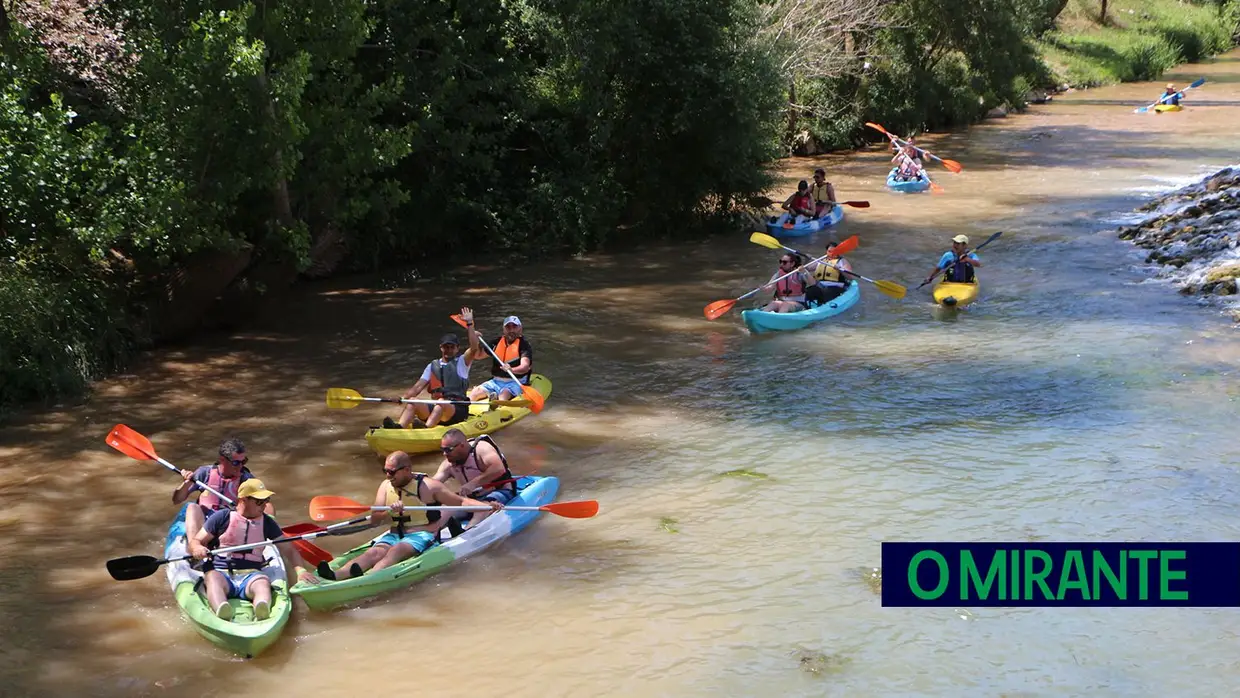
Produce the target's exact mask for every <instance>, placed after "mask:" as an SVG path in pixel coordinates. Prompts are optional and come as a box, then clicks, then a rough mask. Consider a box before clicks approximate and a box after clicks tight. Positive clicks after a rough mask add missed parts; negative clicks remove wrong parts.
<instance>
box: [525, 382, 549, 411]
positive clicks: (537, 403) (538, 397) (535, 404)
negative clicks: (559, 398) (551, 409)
mask: <svg viewBox="0 0 1240 698" xmlns="http://www.w3.org/2000/svg"><path fill="white" fill-rule="evenodd" d="M521 394H522V395H524V396H525V397H526V399H528V400H529V401H530V409H531V410H534V414H538V413H539V412H542V411H543V405H545V404H546V403H547V398H545V397H543V396H542V393H540V392H538V391H537V390H534V388H533V387H532V386H529V385H523V386H521Z"/></svg>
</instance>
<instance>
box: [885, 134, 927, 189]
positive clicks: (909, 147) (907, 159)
mask: <svg viewBox="0 0 1240 698" xmlns="http://www.w3.org/2000/svg"><path fill="white" fill-rule="evenodd" d="M914 138H915V137H914V136H909V137H908V141H907V142H906V143H905V144H904V145H902V146H900V148H899V150H897V152H896V155H895V157H893V158H891V162H892V164H894V165H895V166H896V167H897V168H898V170H897V172H896V179H899V180H901V181H903V180H908V179H918V178H919V177H920V176H921V170H922V166H923V165H922V160H921V148H918V147H917V146H916V145H914Z"/></svg>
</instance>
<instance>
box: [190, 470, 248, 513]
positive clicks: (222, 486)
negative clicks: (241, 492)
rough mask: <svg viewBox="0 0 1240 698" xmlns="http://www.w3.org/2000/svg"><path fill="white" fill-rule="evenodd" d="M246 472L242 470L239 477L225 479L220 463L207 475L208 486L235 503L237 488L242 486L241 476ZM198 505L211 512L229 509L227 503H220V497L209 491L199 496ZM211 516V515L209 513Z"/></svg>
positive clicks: (204, 491) (238, 474) (238, 473)
mask: <svg viewBox="0 0 1240 698" xmlns="http://www.w3.org/2000/svg"><path fill="white" fill-rule="evenodd" d="M244 472H245V469H244V468H242V469H241V470H239V471H238V472H237V477H234V478H225V477H224V474H223V473H221V472H220V465H219V463H216V464H215V465H212V466H211V472H210V473H209V474H208V475H207V486H208V487H210V488H211V489H213V490H215V491H216V492H219V493H220V494H222V495H224V496H225V497H228V498H229V499H231V500H233V501H234V502H235V501H237V488H238V487H240V486H241V475H242V473H244ZM198 503H199V504H200V505H202V506H203V507H205V508H207V509H208V510H210V512H216V511H219V510H220V509H226V508H228V503H227V502H222V501H220V498H219V497H216V496H215V495H214V494H212V493H211V492H208V491H207V490H203V491H202V494H201V495H199V496H198ZM209 515H210V513H208V516H209Z"/></svg>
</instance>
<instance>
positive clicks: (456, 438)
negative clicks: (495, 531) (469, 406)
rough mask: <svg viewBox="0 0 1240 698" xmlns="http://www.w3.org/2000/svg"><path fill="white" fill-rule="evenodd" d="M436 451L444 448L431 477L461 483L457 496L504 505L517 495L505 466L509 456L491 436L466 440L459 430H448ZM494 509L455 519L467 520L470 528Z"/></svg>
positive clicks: (443, 481) (463, 513)
mask: <svg viewBox="0 0 1240 698" xmlns="http://www.w3.org/2000/svg"><path fill="white" fill-rule="evenodd" d="M439 450H441V451H443V456H444V459H443V462H442V463H440V464H439V470H437V471H436V472H435V474H434V475H433V476H432V479H434V480H436V481H437V482H441V483H446V482H447V481H448V478H452V479H453V480H455V481H456V482H457V483H458V484H459V485H460V488H459V489H458V490H457V493H458V494H460V496H462V497H473V498H475V499H480V500H482V501H484V502H488V503H490V502H498V503H499V504H507V503H509V502H511V501H512V499H513V497H516V496H517V484H516V482H514V480H515V479H516V478H514V477H513V475H512V471H511V470H509V469H508V459H507V458H505V457H504V454H503V452H502V451H500V450H499V444H497V443H495V440H494V439H492V438H491V437H490V436H487V435H486V434H483V435H482V436H479V437H478V438H476V439H468V438H466V437H465V432H463V431H461V430H460V429H449V430H448V431H447V432H445V433H444V435H443V438H442V439H441V440H440V441H439ZM493 483H494V484H493ZM494 511H498V509H494V510H492V511H476V512H469V511H465V512H461V513H460V514H458V515H457V518H458V519H462V520H463V519H469V525H470V527H473V526H477V525H478V524H479V523H481V522H482V520H483V519H485V518H486V517H488V516H490V515H491V514H492V513H494ZM471 515H472V516H471Z"/></svg>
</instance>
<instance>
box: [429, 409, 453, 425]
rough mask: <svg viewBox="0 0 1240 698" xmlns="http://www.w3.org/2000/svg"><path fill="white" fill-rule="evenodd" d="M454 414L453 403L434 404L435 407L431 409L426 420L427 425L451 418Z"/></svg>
mask: <svg viewBox="0 0 1240 698" xmlns="http://www.w3.org/2000/svg"><path fill="white" fill-rule="evenodd" d="M455 414H456V407H455V406H453V405H435V409H433V410H431V414H430V417H429V418H428V419H427V420H426V426H427V427H433V426H435V425H436V424H439V423H440V422H442V421H445V420H448V419H452V417H453V415H455Z"/></svg>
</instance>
